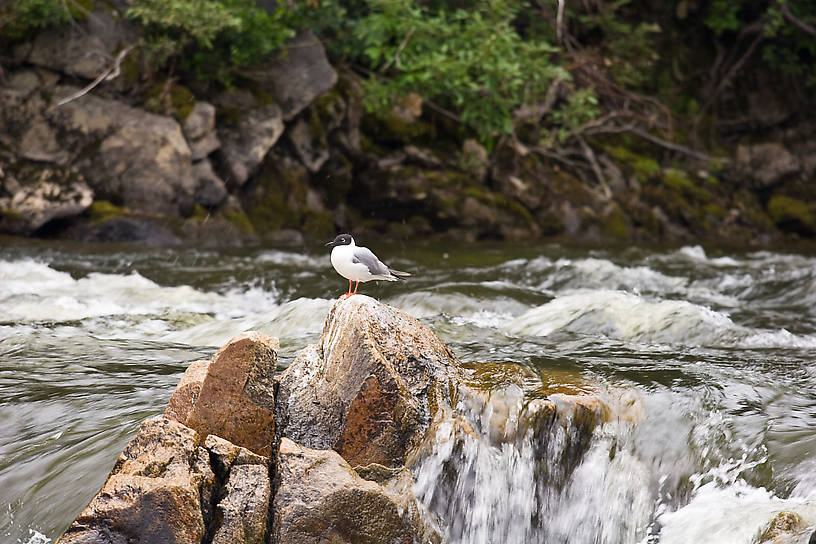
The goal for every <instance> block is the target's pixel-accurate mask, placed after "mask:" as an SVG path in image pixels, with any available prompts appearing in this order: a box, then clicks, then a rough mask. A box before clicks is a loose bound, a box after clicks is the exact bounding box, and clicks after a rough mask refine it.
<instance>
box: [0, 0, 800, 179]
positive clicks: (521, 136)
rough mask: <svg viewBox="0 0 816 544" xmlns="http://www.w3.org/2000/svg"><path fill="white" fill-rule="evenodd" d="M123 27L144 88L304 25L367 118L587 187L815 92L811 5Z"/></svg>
mask: <svg viewBox="0 0 816 544" xmlns="http://www.w3.org/2000/svg"><path fill="white" fill-rule="evenodd" d="M92 5H93V4H92V0H18V1H17V2H13V3H10V4H6V5H5V6H3V7H2V8H0V36H3V37H2V38H0V45H4V44H6V45H7V44H9V43H14V42H15V41H19V40H22V39H26V38H27V37H30V36H31V35H33V34H34V33H36V32H38V31H40V30H42V29H44V28H49V27H54V26H59V25H65V24H69V23H70V22H71V21H73V20H76V19H81V18H83V17H85V16H86V14H87V11H88V9H89V8H91V7H92ZM125 15H126V16H127V17H130V18H131V19H132V20H133V21H135V22H136V23H138V24H139V25H140V26H141V27H142V28H143V34H142V35H143V37H142V43H141V47H140V51H141V54H142V55H143V59H144V61H145V62H144V63H143V66H144V67H149V72H150V73H148V74H147V79H148V85H147V86H153V87H155V86H156V85H157V84H158V85H160V84H161V82H162V81H167V82H169V81H171V80H172V81H174V82H179V83H181V84H182V85H185V84H186V82H190V83H191V84H192V83H193V82H196V84H197V86H196V88H197V89H201V88H202V85H201V84H202V82H203V83H204V84H205V87H204V88H206V86H209V87H210V89H212V90H216V89H218V88H222V87H230V86H233V85H236V84H239V83H240V82H241V78H242V74H244V73H245V72H244V70H245V69H246V68H247V67H251V66H252V65H254V64H256V63H258V62H261V61H262V60H263V59H266V58H269V57H270V55H273V54H276V52H277V51H278V50H280V49H281V47H282V45H283V44H284V43H285V41H286V40H287V39H289V38H290V37H292V36H293V35H294V34H295V33H296V32H297V31H298V30H300V29H306V28H308V29H311V30H313V31H314V32H316V33H317V34H319V35H320V37H321V38H322V40H323V42H324V43H325V45H326V48H327V50H328V51H329V53H330V55H331V56H332V58H333V61H334V62H335V64H346V65H348V66H350V67H351V68H352V69H353V70H355V71H357V72H358V73H359V74H361V75H362V76H363V77H364V79H365V99H366V106H367V108H368V109H369V111H370V112H374V113H377V114H382V115H384V116H387V115H388V114H389V113H390V112H391V111H392V109H393V107H394V106H395V105H399V104H400V103H401V101H402V100H404V99H405V98H406V97H408V96H417V95H418V96H420V97H421V98H422V101H423V104H424V105H425V106H426V107H425V108H424V111H425V115H426V121H432V122H433V121H434V119H437V120H443V121H444V122H445V123H447V124H448V126H450V125H451V124H452V125H453V126H454V127H458V128H457V130H458V131H459V135H460V136H461V137H468V136H471V135H474V136H476V137H477V138H478V139H479V140H481V141H482V143H484V144H486V145H487V146H488V148H491V147H495V146H496V145H498V144H506V143H510V144H512V145H514V146H522V148H526V149H528V150H532V151H534V152H539V153H542V154H545V155H547V156H548V157H551V158H555V159H557V160H559V161H562V162H563V163H564V164H566V165H569V166H570V167H571V168H578V169H579V170H582V171H584V172H585V173H588V174H587V175H589V176H590V177H592V176H593V175H597V170H598V169H597V162H596V160H595V157H594V151H593V150H598V149H600V150H603V149H605V148H607V147H608V146H607V142H606V141H604V139H603V138H604V135H609V134H611V135H620V134H622V133H626V134H630V135H631V136H632V137H633V140H630V143H629V144H627V145H628V147H632V146H635V147H637V146H638V145H640V146H641V147H643V148H644V149H652V150H654V149H655V146H657V148H663V149H665V150H667V152H670V153H675V154H676V153H680V154H686V155H689V156H691V157H693V158H695V159H706V158H707V156H706V155H705V154H703V153H700V152H698V151H696V149H695V148H699V147H703V148H708V149H711V148H715V147H716V145H717V142H716V138H717V134H718V130H717V126H718V123H720V122H721V120H722V118H723V117H727V116H728V115H729V111H744V110H745V93H746V92H748V91H750V90H751V89H752V88H754V87H755V86H756V84H757V83H756V82H757V79H758V78H763V77H764V78H766V79H768V82H767V83H768V84H771V81H772V82H773V85H775V86H776V87H777V90H779V89H787V91H788V95H790V96H794V97H796V99H797V100H799V101H800V102H801V105H802V106H803V107H802V109H803V110H804V106H812V105H813V104H812V102H813V98H812V97H813V96H814V94H813V92H812V88H813V87H814V86H816V72H815V71H813V70H812V66H813V65H814V63H816V3H813V2H810V1H809V0H747V1H745V2H733V1H731V0H711V1H710V2H704V3H699V2H692V1H691V0H680V1H674V0H673V1H671V2H669V1H667V0H659V1H657V2H647V1H646V0H593V1H582V2H566V1H564V0H553V1H549V2H542V1H539V0H527V1H518V0H458V1H457V2H442V1H440V0H355V1H353V2H339V1H338V0H308V1H306V2H296V3H292V4H290V3H286V2H279V3H278V7H277V8H276V10H274V11H271V12H270V11H267V10H265V9H264V8H262V7H261V6H259V5H258V4H257V3H256V2H255V0H132V2H131V3H130V7H129V9H128V10H127V11H126V13H125ZM769 72H770V73H772V74H774V75H773V76H770V78H771V79H769V76H767V75H766V74H768V73H769ZM143 76H144V74H143ZM147 86H146V87H147ZM169 87H170V85H169V84H168V85H167V88H169ZM146 96H150V95H149V94H148V95H146ZM677 127H683V128H682V130H678V128H677ZM616 141H617V143H616V144H614V143H613V145H620V139H618V140H616ZM593 173H594V174H593Z"/></svg>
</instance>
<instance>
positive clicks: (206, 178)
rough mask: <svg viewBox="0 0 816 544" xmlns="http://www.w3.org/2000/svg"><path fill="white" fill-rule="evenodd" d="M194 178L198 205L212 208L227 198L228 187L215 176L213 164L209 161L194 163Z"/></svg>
mask: <svg viewBox="0 0 816 544" xmlns="http://www.w3.org/2000/svg"><path fill="white" fill-rule="evenodd" d="M193 178H195V180H196V188H195V201H196V204H201V205H202V206H207V207H209V208H212V207H215V206H218V205H219V204H221V203H222V202H223V201H224V199H225V198H227V194H228V193H227V187H226V186H225V185H224V182H223V181H222V180H221V178H219V177H218V176H217V175H216V174H215V172H214V171H213V167H212V163H211V162H210V161H209V160H208V159H204V160H202V161H199V162H195V163H193Z"/></svg>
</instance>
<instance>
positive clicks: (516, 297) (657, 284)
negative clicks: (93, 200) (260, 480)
mask: <svg viewBox="0 0 816 544" xmlns="http://www.w3.org/2000/svg"><path fill="white" fill-rule="evenodd" d="M359 242H361V243H365V242H366V240H361V241H359ZM324 249H325V248H323V247H321V246H320V245H316V246H315V247H310V248H308V251H306V252H305V253H300V252H297V251H294V250H284V249H256V250H236V251H227V252H216V251H204V250H195V249H149V250H148V249H145V250H138V249H134V248H127V247H121V246H87V245H68V244H59V245H57V244H56V243H25V244H22V243H20V245H17V243H15V242H13V243H6V245H4V246H3V247H0V508H2V512H0V541H2V542H10V543H13V542H23V543H30V544H38V543H46V542H51V541H53V540H56V537H58V536H59V535H60V533H61V531H62V530H64V529H65V528H66V527H67V525H68V524H69V523H70V522H71V520H72V519H73V518H74V517H75V516H76V515H77V514H78V513H79V511H80V510H81V509H82V508H83V507H84V506H85V505H86V504H87V503H88V501H89V500H90V498H91V497H92V496H93V495H94V494H95V492H96V491H97V490H98V488H99V487H100V485H101V484H102V482H103V481H104V479H105V477H106V476H107V473H108V471H109V470H110V469H111V467H112V465H113V462H114V460H115V459H116V457H117V455H118V454H119V452H120V451H121V450H122V448H123V446H124V445H125V444H126V443H127V441H128V439H129V437H130V436H132V435H133V433H134V432H135V430H136V428H137V427H138V425H139V422H140V421H142V420H143V419H145V418H147V417H150V416H153V415H156V414H158V413H160V412H161V411H162V410H163V408H164V405H165V404H166V402H167V400H168V398H169V396H170V393H171V392H172V390H173V388H174V386H175V384H176V382H177V381H178V378H179V377H180V375H181V374H182V372H183V371H184V369H185V368H186V366H187V365H188V364H189V363H190V362H191V361H193V360H196V359H199V358H206V357H209V356H210V355H211V354H212V353H213V352H214V351H215V349H216V348H217V347H218V346H219V345H221V344H223V343H224V342H225V341H226V340H227V339H229V338H230V337H232V336H233V335H235V334H237V333H239V332H242V331H246V330H253V329H254V330H259V331H262V332H264V333H267V334H270V335H273V336H277V337H279V338H280V340H281V357H280V363H281V366H282V367H285V366H286V365H287V364H288V363H289V362H290V361H291V360H292V359H293V357H294V355H295V354H296V353H297V352H298V351H299V350H300V349H301V348H302V347H304V346H305V345H307V344H309V343H311V342H314V341H315V339H316V338H317V336H318V335H319V333H320V330H321V327H322V323H323V319H324V318H325V316H326V313H327V312H328V310H329V308H330V306H331V305H332V303H333V301H334V300H335V299H336V298H337V296H339V295H340V294H341V293H342V292H344V291H345V289H346V287H347V282H345V280H343V279H342V278H340V277H339V276H337V275H336V274H335V273H334V271H333V270H332V269H331V266H330V264H329V259H328V252H327V251H324ZM373 249H374V250H375V251H376V252H377V253H378V254H379V255H380V256H381V257H382V258H383V260H386V261H387V262H389V264H390V265H391V266H392V267H394V268H397V269H400V270H408V271H410V272H412V273H413V274H414V276H413V277H412V278H411V279H410V280H409V281H406V282H401V283H398V284H391V283H380V284H361V286H360V291H361V292H364V293H366V294H369V295H371V296H373V297H375V298H377V299H379V300H381V301H383V302H385V303H388V304H391V305H393V306H396V307H398V308H400V309H402V310H404V311H406V312H408V313H410V314H412V315H414V316H416V317H418V318H419V319H420V320H422V321H423V322H424V323H426V324H427V325H428V326H430V327H431V329H433V330H434V331H435V332H436V333H437V334H438V335H439V336H440V337H441V338H442V339H443V340H444V341H445V342H447V343H448V344H449V345H450V346H451V347H452V348H453V350H454V351H455V352H456V354H457V355H458V356H459V357H460V358H461V359H462V360H463V361H469V362H472V363H474V365H472V366H478V365H487V364H488V363H498V365H496V366H494V367H491V368H495V367H501V368H510V367H513V368H521V369H522V371H523V375H524V376H525V378H524V380H523V381H522V385H521V386H520V387H519V386H514V387H515V388H516V389H513V388H510V389H508V390H507V391H505V393H504V394H506V395H514V394H515V395H522V396H523V395H538V396H547V395H548V394H550V393H555V392H563V391H568V392H571V393H575V392H586V393H589V394H593V395H599V396H601V397H612V396H617V397H620V396H621V395H625V396H627V398H630V399H634V400H633V402H634V403H635V404H636V405H637V407H638V411H639V415H638V417H637V418H636V421H635V422H633V423H631V422H630V423H628V424H626V425H618V426H617V427H615V426H609V425H606V426H603V428H600V429H598V430H596V432H595V434H594V436H593V443H592V445H591V446H590V448H589V450H588V452H587V454H586V455H585V456H584V458H583V459H582V461H581V463H580V465H579V466H578V467H576V468H575V470H574V472H572V473H571V474H570V476H569V481H567V482H564V485H563V486H561V487H560V488H559V489H558V490H557V492H555V493H554V494H553V495H552V496H550V497H549V498H548V499H547V500H546V501H544V502H542V499H541V497H536V496H534V495H533V496H530V495H529V494H527V493H526V492H525V491H524V489H523V488H524V487H525V483H524V481H519V480H523V479H524V478H526V476H525V474H527V473H528V472H529V471H531V470H535V469H536V468H535V467H536V466H537V465H536V464H535V462H536V461H537V462H539V463H540V462H541V460H535V459H532V460H531V459H526V458H525V456H524V455H522V454H523V451H521V450H519V451H515V452H513V451H511V452H509V453H507V452H503V451H499V450H497V449H495V448H493V449H491V448H490V447H489V446H485V447H484V448H483V451H482V453H478V452H477V451H476V450H474V453H472V459H471V460H472V461H474V466H477V465H479V464H480V463H483V464H484V470H486V471H488V479H489V481H486V482H485V483H484V487H483V488H478V489H476V490H475V491H473V497H471V498H472V499H473V500H474V501H478V506H479V508H482V510H479V509H478V508H476V506H475V505H474V504H460V505H458V506H457V508H461V509H462V510H467V511H470V509H471V508H473V512H471V514H467V513H462V514H461V515H460V514H459V513H454V514H450V512H449V513H448V515H449V516H450V517H455V518H459V519H457V522H456V523H455V524H454V523H452V522H451V523H450V524H449V528H448V539H449V540H450V541H451V542H486V543H489V542H497V541H498V540H497V539H500V538H501V539H503V541H504V543H505V544H514V543H515V542H520V543H521V542H545V543H559V542H564V543H572V544H582V543H591V542H604V543H618V542H620V543H641V542H642V543H660V544H671V543H692V542H693V543H709V542H710V543H715V544H729V543H751V542H755V541H756V540H757V539H758V537H759V535H760V533H761V532H762V531H763V529H764V528H765V527H766V526H767V525H768V523H769V522H770V521H771V519H772V518H773V517H774V515H775V514H776V513H778V512H780V511H783V510H784V511H790V512H794V513H796V514H798V515H799V516H800V517H801V520H802V530H801V531H800V532H799V533H798V534H797V535H794V536H792V537H791V538H790V539H789V542H792V543H796V542H802V543H805V542H807V540H808V537H809V535H810V533H812V532H813V528H814V525H816V433H815V432H814V429H816V365H814V364H813V358H814V354H816V258H814V257H812V256H808V255H800V254H787V253H783V252H772V251H757V252H734V251H731V252H725V251H717V250H709V251H706V250H704V249H703V248H701V247H697V246H694V247H681V248H671V249H645V248H627V247H621V248H595V249H590V248H576V247H565V246H561V245H556V244H549V245H544V244H542V245H538V246H534V245H526V246H511V245H490V244H484V245H478V244H477V245H467V246H465V245H456V244H451V245H447V246H438V245H430V244H421V243H416V244H408V245H377V244H374V248H373ZM485 368H487V367H485ZM480 456H481V457H480ZM545 462H546V460H545ZM424 475H425V476H427V474H424ZM420 476H423V474H420ZM528 480H529V478H528ZM477 484H478V482H477ZM418 485H420V486H424V487H423V488H422V489H418V490H417V491H418V493H419V494H420V496H423V497H425V500H426V501H427V504H429V505H430V506H431V507H432V509H433V508H450V506H451V504H452V503H451V500H452V499H451V498H450V497H449V498H448V500H447V502H446V504H444V505H440V504H441V503H440V501H439V500H438V499H439V497H438V496H437V497H434V494H435V488H434V485H433V481H431V482H430V483H429V482H428V481H424V483H423V482H422V481H420V484H418ZM468 500H470V499H468ZM460 502H462V501H461V500H460ZM545 503H546V504H545ZM530 510H532V511H530ZM528 511H529V512H528ZM474 512H475V513H474ZM480 512H481V513H480ZM520 512H522V513H524V512H527V513H526V514H520ZM486 519H488V520H490V523H486V522H485V521H484V520H486Z"/></svg>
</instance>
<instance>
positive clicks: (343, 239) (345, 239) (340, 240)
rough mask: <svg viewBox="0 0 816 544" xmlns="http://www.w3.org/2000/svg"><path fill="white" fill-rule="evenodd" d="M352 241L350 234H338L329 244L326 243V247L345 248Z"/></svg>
mask: <svg viewBox="0 0 816 544" xmlns="http://www.w3.org/2000/svg"><path fill="white" fill-rule="evenodd" d="M353 241H354V239H352V237H351V234H338V235H337V238H335V239H334V240H332V241H331V242H327V243H326V246H328V247H334V246H347V245H349V244H351V243H352V242H353Z"/></svg>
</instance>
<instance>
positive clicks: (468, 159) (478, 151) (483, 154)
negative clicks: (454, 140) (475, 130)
mask: <svg viewBox="0 0 816 544" xmlns="http://www.w3.org/2000/svg"><path fill="white" fill-rule="evenodd" d="M460 164H461V166H462V168H463V169H464V170H465V171H467V172H470V173H472V174H473V175H474V176H475V177H476V178H477V179H480V180H484V179H485V177H487V170H488V168H489V166H490V157H489V155H488V154H487V149H485V147H484V146H483V145H481V144H480V143H479V142H477V141H476V140H474V139H473V138H468V139H467V140H465V141H464V143H463V144H462V155H461V158H460Z"/></svg>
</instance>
